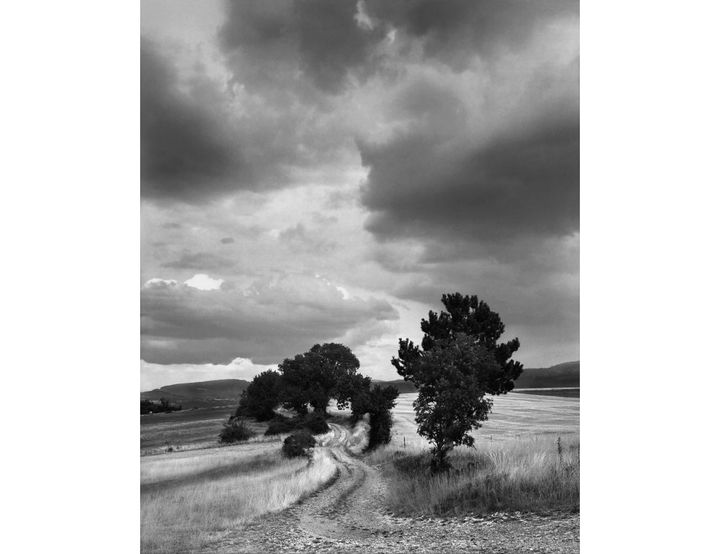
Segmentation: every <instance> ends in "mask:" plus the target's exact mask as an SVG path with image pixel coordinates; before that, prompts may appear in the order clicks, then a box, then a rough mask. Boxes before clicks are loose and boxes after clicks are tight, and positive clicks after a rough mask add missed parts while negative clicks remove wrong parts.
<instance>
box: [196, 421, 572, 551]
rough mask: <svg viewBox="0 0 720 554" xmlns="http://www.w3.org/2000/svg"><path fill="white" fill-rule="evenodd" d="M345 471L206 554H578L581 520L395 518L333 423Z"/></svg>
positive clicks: (376, 477)
mask: <svg viewBox="0 0 720 554" xmlns="http://www.w3.org/2000/svg"><path fill="white" fill-rule="evenodd" d="M330 426H331V429H332V435H331V436H328V437H326V438H324V440H323V441H322V442H321V443H320V445H319V446H318V447H316V448H322V449H326V450H327V453H328V454H329V455H330V456H332V458H333V459H334V460H335V462H336V465H337V470H338V471H337V475H336V477H335V479H334V480H332V481H331V482H330V483H329V484H328V485H326V486H325V487H324V488H322V489H321V490H319V491H316V492H315V493H314V494H313V495H311V496H309V497H308V498H306V499H305V500H303V501H302V502H300V503H298V504H296V505H294V506H292V507H290V508H288V509H287V510H284V511H282V512H279V513H275V514H269V515H266V516H263V517H262V518H259V519H257V520H255V521H254V522H252V523H250V524H247V525H244V526H243V527H242V528H238V529H235V530H232V531H230V532H229V533H228V534H226V535H224V536H223V538H222V539H220V540H219V541H218V542H215V543H213V544H211V545H208V546H207V547H206V548H205V549H204V550H203V552H208V553H209V552H223V553H235V552H238V553H239V552H263V553H273V552H389V553H400V552H403V553H404V552H448V553H450V552H488V553H490V552H492V553H511V552H512V553H515V552H548V553H549V552H562V553H565V552H578V551H579V517H578V516H577V515H574V516H563V517H558V516H555V517H545V518H543V517H539V516H529V517H528V516H522V518H520V517H508V516H496V517H493V518H473V517H466V518H452V519H423V518H403V517H396V516H393V515H391V514H390V513H389V512H388V511H387V510H386V509H385V507H384V504H385V503H384V497H385V491H386V488H385V483H384V482H383V480H382V477H381V475H380V472H379V471H378V470H377V469H376V468H374V467H372V466H369V465H368V464H366V463H365V462H363V461H362V460H361V459H359V458H357V457H355V456H352V455H351V454H349V452H348V451H347V442H348V439H349V436H350V434H349V432H348V430H347V429H346V428H344V427H342V426H340V425H336V424H330Z"/></svg>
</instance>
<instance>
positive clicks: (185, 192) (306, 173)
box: [142, 0, 579, 377]
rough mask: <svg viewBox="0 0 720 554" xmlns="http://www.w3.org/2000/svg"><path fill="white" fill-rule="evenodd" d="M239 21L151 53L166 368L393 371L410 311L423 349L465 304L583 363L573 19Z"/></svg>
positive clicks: (336, 4) (363, 12) (358, 12)
mask: <svg viewBox="0 0 720 554" xmlns="http://www.w3.org/2000/svg"><path fill="white" fill-rule="evenodd" d="M223 6H224V10H223V12H222V13H219V14H215V16H214V17H221V18H222V19H217V20H213V25H210V23H208V22H205V23H204V24H203V29H205V30H206V31H205V32H207V29H209V28H213V29H216V30H214V31H212V34H211V35H207V36H206V39H207V40H206V42H205V43H203V44H202V45H199V46H198V47H197V48H196V47H195V46H197V45H192V44H185V47H184V48H180V47H176V45H174V44H172V43H171V42H167V43H163V41H162V40H161V41H160V43H162V47H161V46H160V44H159V43H157V42H150V41H147V40H145V41H144V42H143V77H142V82H143V91H142V95H143V123H142V131H143V136H142V140H143V151H142V153H143V162H142V163H143V196H144V199H145V201H144V202H143V204H144V214H145V215H144V222H143V229H144V231H143V232H144V234H145V233H147V232H150V233H154V235H153V236H152V237H150V236H147V237H145V239H144V240H145V242H144V245H145V246H144V247H143V250H144V252H143V279H145V280H147V282H146V285H145V286H144V287H143V289H142V301H143V304H142V307H143V342H142V348H143V356H145V359H146V360H147V361H149V362H154V363H180V362H182V363H192V364H205V363H210V362H212V363H218V364H220V363H221V364H227V363H228V362H229V361H230V360H232V359H234V358H237V357H242V358H244V359H252V360H253V362H254V363H256V364H263V363H273V362H277V361H279V360H280V359H282V358H283V357H285V356H288V355H292V354H294V353H297V352H300V351H303V350H304V349H306V348H307V347H308V346H309V345H311V344H313V343H315V342H320V341H323V340H330V339H337V340H343V341H346V342H348V343H352V344H353V345H357V348H358V350H359V352H361V353H362V356H363V357H364V359H366V360H370V363H371V364H380V363H381V361H380V354H379V353H378V351H377V349H376V348H374V347H373V346H372V345H380V346H378V348H381V350H382V357H384V358H383V359H384V360H385V361H384V362H382V365H383V367H385V366H388V364H387V359H389V355H390V353H391V350H392V346H393V345H394V344H395V343H396V339H397V334H401V335H403V336H409V335H410V334H411V329H410V328H409V327H408V325H410V324H409V323H408V321H410V320H409V319H405V315H403V316H401V320H398V319H397V317H398V316H397V312H396V311H395V308H394V307H393V306H397V307H398V308H399V309H400V308H401V306H402V305H403V304H406V305H409V306H411V307H412V310H414V311H413V318H414V319H413V321H412V325H411V327H412V329H413V330H416V329H415V327H417V321H415V320H416V319H418V318H419V317H420V315H422V314H423V313H426V309H427V308H428V307H430V306H432V307H433V309H438V308H439V300H440V295H441V294H442V293H444V292H452V291H455V290H458V291H461V292H465V293H476V294H478V295H480V296H481V297H483V298H484V299H486V300H487V301H488V302H489V303H490V305H491V306H492V307H493V309H496V310H498V311H499V312H500V313H501V316H502V317H503V319H504V321H505V322H506V324H507V325H508V329H509V330H511V331H512V332H513V333H516V334H518V335H519V336H520V338H521V342H522V343H523V348H522V353H523V355H525V354H527V355H529V356H531V359H530V361H529V363H530V364H532V365H541V364H547V363H552V362H556V361H563V358H567V359H569V358H575V359H576V358H577V357H578V352H577V342H578V341H577V337H578V330H577V313H578V248H577V236H578V228H579V217H578V197H579V183H578V173H579V167H578V159H579V151H578V146H579V140H578V137H579V117H578V113H579V111H578V106H579V98H578V96H579V94H578V74H579V40H578V3H577V2H576V1H567V0H535V1H525V0H445V1H435V0H407V1H403V2H387V1H385V0H361V1H357V0H306V1H293V0H256V1H250V0H248V1H243V2H230V1H228V2H225V3H224V4H223ZM178 9H180V8H178ZM156 23H157V22H156ZM158 27H162V24H161V22H160V23H157V24H156V25H155V26H147V28H148V29H154V28H158ZM196 30H197V29H196ZM198 33H199V31H198ZM198 33H196V34H195V35H192V34H191V35H189V36H199V34H198ZM181 39H182V37H181ZM203 49H204V50H203ZM200 50H203V51H205V52H206V54H204V57H202V56H201V57H202V63H198V59H199V58H198V59H196V54H197V52H199V51H200ZM203 64H204V65H203ZM213 64H214V65H213ZM203 67H204V69H203ZM147 222H150V223H147ZM176 222H177V223H176ZM146 223H147V224H146ZM159 239H161V240H159ZM169 270H172V271H171V273H170V275H168V274H167V273H166V272H167V271H169ZM196 273H202V274H206V275H212V276H213V277H218V278H220V279H222V280H223V282H222V283H221V284H220V285H218V287H217V288H216V289H215V290H199V289H197V288H193V287H191V286H188V285H187V284H185V283H186V282H187V281H185V280H187V279H188V277H190V276H192V275H194V274H196ZM316 273H317V274H318V275H320V274H322V275H323V276H324V277H322V278H321V277H315V276H314V275H315V274H316ZM157 275H160V276H163V277H164V278H166V279H165V280H160V279H149V278H151V277H155V276H157ZM168 277H173V278H174V279H175V280H174V281H173V280H172V279H169V278H168ZM148 279H149V280H148ZM184 281H185V282H184ZM193 282H194V281H193ZM253 282H254V284H252V285H251V283H253ZM358 293H359V294H360V296H361V297H362V298H359V297H358V296H357V294H358ZM380 298H382V299H383V300H380ZM390 302H392V305H391V304H390ZM401 311H402V309H401ZM408 317H409V316H408ZM573 352H574V353H573ZM554 356H560V357H554ZM521 358H522V359H523V361H526V360H525V359H524V358H523V357H521ZM378 367H380V366H379V365H377V366H376V369H375V370H376V371H379V372H380V371H388V372H389V374H386V376H388V377H390V376H391V375H392V369H391V368H389V369H383V370H379V369H377V368H378ZM388 367H389V366H388Z"/></svg>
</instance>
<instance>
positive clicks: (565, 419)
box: [391, 392, 580, 448]
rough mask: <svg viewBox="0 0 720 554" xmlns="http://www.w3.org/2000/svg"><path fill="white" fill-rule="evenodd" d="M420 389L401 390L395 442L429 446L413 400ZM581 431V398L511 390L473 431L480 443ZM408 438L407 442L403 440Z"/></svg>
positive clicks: (397, 409) (394, 436)
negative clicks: (414, 409) (413, 405)
mask: <svg viewBox="0 0 720 554" xmlns="http://www.w3.org/2000/svg"><path fill="white" fill-rule="evenodd" d="M416 397H417V394H416V393H406V394H401V395H400V396H399V397H398V400H397V406H396V407H395V409H394V410H393V420H394V425H393V433H392V435H393V438H392V443H391V446H397V447H401V446H403V444H404V445H405V446H407V447H420V448H423V447H425V446H427V442H426V441H425V440H424V439H422V437H420V436H419V435H418V434H417V432H416V429H417V425H416V423H415V412H414V411H413V407H412V403H413V400H415V398H416ZM579 431H580V401H579V399H578V398H561V397H555V396H536V395H526V394H520V393H513V392H511V393H509V394H506V395H502V396H497V397H494V405H493V410H492V413H491V414H490V418H489V420H488V421H486V422H484V423H483V426H482V428H480V429H478V430H476V431H474V432H473V433H472V435H473V436H474V437H475V441H476V443H477V445H478V447H479V446H480V445H481V444H482V443H483V442H486V441H504V440H508V439H525V438H537V437H550V438H553V439H557V437H558V436H569V435H577V434H578V433H579ZM403 439H404V441H405V442H404V443H403Z"/></svg>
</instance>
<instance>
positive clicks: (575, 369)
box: [515, 361, 580, 389]
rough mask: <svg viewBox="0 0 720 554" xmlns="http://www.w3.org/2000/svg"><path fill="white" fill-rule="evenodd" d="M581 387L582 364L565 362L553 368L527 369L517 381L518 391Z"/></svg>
mask: <svg viewBox="0 0 720 554" xmlns="http://www.w3.org/2000/svg"><path fill="white" fill-rule="evenodd" d="M579 386H580V362H579V361H578V362H565V363H563V364H557V365H554V366H552V367H543V368H537V369H533V368H526V369H525V370H524V371H523V372H522V374H521V375H520V377H518V379H517V380H516V381H515V388H516V389H535V388H558V387H579Z"/></svg>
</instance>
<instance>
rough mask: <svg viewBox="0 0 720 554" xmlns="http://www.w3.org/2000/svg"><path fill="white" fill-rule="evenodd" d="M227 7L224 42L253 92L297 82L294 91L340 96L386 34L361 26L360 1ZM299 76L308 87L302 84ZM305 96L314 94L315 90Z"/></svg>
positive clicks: (270, 0)
mask: <svg viewBox="0 0 720 554" xmlns="http://www.w3.org/2000/svg"><path fill="white" fill-rule="evenodd" d="M226 6H227V8H226V9H227V19H226V21H225V23H224V25H223V26H222V28H221V29H220V34H219V36H220V44H221V46H222V48H223V50H224V51H225V53H226V55H227V56H228V59H229V60H230V63H231V66H232V67H233V69H234V71H235V77H236V79H237V80H238V81H240V82H242V83H244V84H246V85H247V86H248V87H250V88H257V87H259V86H267V85H276V84H278V83H279V82H280V81H283V80H285V82H294V84H295V87H296V90H295V91H294V92H295V93H298V92H300V91H299V90H297V87H303V86H306V85H307V84H312V85H313V86H314V87H316V88H317V89H319V90H320V91H322V92H324V93H331V94H334V93H338V92H340V91H341V90H342V89H343V86H344V85H345V84H346V82H347V79H348V75H349V74H350V73H352V72H356V73H358V74H359V75H362V74H363V73H364V72H366V68H365V66H366V63H367V61H368V60H369V59H370V58H371V57H372V54H373V46H374V45H375V44H377V43H378V42H379V41H381V40H382V39H383V36H384V35H383V32H382V31H381V30H379V29H378V30H373V29H370V28H363V27H362V26H360V25H358V21H357V1H356V0H331V1H328V0H303V1H300V2H298V1H293V0H279V1H277V0H254V1H244V2H232V1H230V2H227V4H226ZM298 73H300V74H301V75H302V76H303V77H304V78H305V79H307V82H308V83H304V82H301V81H299V80H298V79H297V74H298ZM276 92H281V91H276ZM302 94H303V96H305V97H306V99H307V98H308V97H310V96H313V92H312V91H311V90H305V91H302ZM314 98H315V100H318V99H319V98H320V97H319V96H315V97H314Z"/></svg>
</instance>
